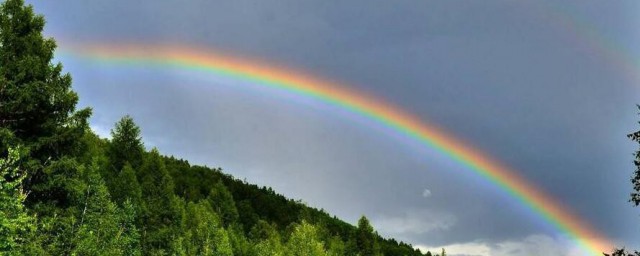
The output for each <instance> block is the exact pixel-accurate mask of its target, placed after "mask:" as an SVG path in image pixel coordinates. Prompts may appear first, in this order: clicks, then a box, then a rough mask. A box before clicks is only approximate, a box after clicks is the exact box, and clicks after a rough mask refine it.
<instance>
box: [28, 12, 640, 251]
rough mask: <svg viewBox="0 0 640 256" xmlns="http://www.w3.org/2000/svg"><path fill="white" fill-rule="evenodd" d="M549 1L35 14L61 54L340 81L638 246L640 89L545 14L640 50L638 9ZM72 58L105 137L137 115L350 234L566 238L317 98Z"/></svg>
mask: <svg viewBox="0 0 640 256" xmlns="http://www.w3.org/2000/svg"><path fill="white" fill-rule="evenodd" d="M548 3H549V4H547V5H543V4H539V3H537V2H536V1H507V0H504V1H462V0H460V1H426V0H422V1H349V2H346V1H293V0H288V1H272V2H267V1H249V0H239V1H188V2H185V1H123V0H117V1H98V2H94V1H70V0H69V1H33V4H34V5H35V7H36V10H37V12H40V13H43V14H45V15H46V17H47V20H48V26H47V30H46V31H47V33H48V34H49V35H52V36H55V37H57V38H59V41H60V44H61V46H62V47H64V46H65V45H64V44H65V42H74V43H83V42H105V43H113V44H117V43H121V42H142V43H182V44H187V45H197V46H204V47H212V48H215V49H220V50H224V51H228V52H229V53H233V54H237V55H247V56H252V57H255V58H260V59H264V60H269V61H274V62H276V63H279V64H282V65H285V66H292V67H298V68H300V69H302V70H307V71H309V72H310V73H313V74H317V75H319V76H321V77H329V78H332V79H335V80H337V81H343V82H345V84H348V85H349V86H351V87H353V88H355V89H359V90H363V91H366V92H368V93H372V94H374V95H377V96H378V97H380V98H382V99H384V100H385V101H388V102H392V103H394V104H396V105H399V106H402V107H403V108H404V109H406V110H408V111H410V112H411V113H413V114H415V115H417V116H419V117H421V118H423V119H424V120H425V121H427V122H429V123H433V124H435V125H437V126H439V127H442V128H443V129H444V130H448V131H450V132H451V133H452V134H454V135H455V136H456V137H458V138H460V139H462V140H464V141H466V142H468V143H470V144H471V145H473V146H475V147H476V148H478V149H480V150H481V151H483V152H485V153H486V154H488V155H490V156H492V157H494V158H496V159H498V160H500V161H501V162H503V163H505V164H506V165H507V166H510V167H512V169H514V170H515V171H517V172H518V173H519V174H521V175H522V176H524V177H526V178H527V179H528V180H530V181H531V182H533V183H534V184H535V185H536V186H538V187H540V188H541V189H543V190H545V191H547V192H549V193H550V194H552V195H553V196H554V197H556V198H558V200H559V201H561V202H562V203H563V204H566V205H567V206H569V207H571V208H572V209H574V210H575V212H576V213H578V215H580V216H583V217H584V218H585V220H587V221H588V222H590V223H593V224H594V226H595V227H596V228H597V229H599V230H604V231H603V232H604V233H606V234H607V235H610V236H611V237H612V238H614V239H619V240H620V241H624V242H625V243H626V244H630V245H631V244H633V243H636V244H637V241H634V240H633V239H632V238H633V237H637V236H638V235H640V233H639V230H640V229H639V227H638V226H637V225H636V226H633V225H628V224H627V223H626V222H625V220H629V219H633V218H636V217H637V216H636V215H637V212H634V211H633V209H630V207H629V205H627V204H626V203H625V199H626V196H627V195H628V191H629V185H628V184H627V183H626V182H627V180H628V177H629V174H630V172H631V164H630V153H631V152H632V150H633V145H632V144H631V143H629V142H628V141H627V140H626V139H625V137H624V135H625V134H626V133H627V132H629V131H631V130H633V129H634V124H635V118H636V115H635V112H634V111H635V109H634V104H635V103H636V102H640V99H638V95H640V91H639V87H638V86H637V81H634V80H632V79H630V78H629V76H627V74H625V73H624V72H623V71H622V70H621V69H620V68H619V66H617V65H619V63H616V62H615V61H611V59H609V58H608V57H607V56H606V55H603V54H599V52H598V51H597V49H594V48H592V44H590V43H585V42H586V40H589V38H580V37H576V36H575V35H574V34H572V33H571V28H569V27H566V26H563V23H562V19H560V20H558V19H557V16H558V15H554V14H553V13H552V12H549V8H551V9H552V10H555V11H557V12H558V13H559V15H560V17H565V18H567V19H568V20H578V21H580V22H584V23H578V24H577V25H579V26H586V25H585V24H589V26H590V27H591V28H592V29H594V30H595V31H597V32H598V33H600V34H601V35H602V36H603V37H607V38H609V39H611V40H614V41H616V42H618V43H619V44H621V45H622V46H626V47H635V45H638V44H637V43H638V39H639V38H638V36H637V33H636V32H635V30H636V26H635V25H637V20H635V19H636V18H634V16H635V10H637V9H638V7H639V6H638V3H636V2H633V1H625V2H620V3H618V4H611V3H604V2H598V1H568V2H562V3H559V2H555V1H554V2H548ZM563 15H564V16H563ZM554 17H555V18H554ZM575 17H578V19H575ZM630 51H635V52H637V51H638V49H635V48H631V50H630ZM622 54H625V53H622ZM626 54H630V53H626ZM62 61H64V64H65V67H66V70H67V71H69V72H71V73H72V75H73V76H74V81H75V83H74V86H75V88H76V90H77V91H78V92H79V93H80V96H81V102H82V104H84V105H90V106H93V107H94V108H95V114H94V117H93V121H92V125H93V126H94V127H96V128H99V129H102V130H104V131H108V129H109V128H110V127H111V125H112V124H113V123H114V122H115V121H116V120H117V119H118V118H119V117H120V116H122V115H124V114H126V113H130V114H132V115H133V116H134V118H135V119H136V121H137V122H139V124H140V125H141V126H142V128H143V131H144V136H145V141H146V142H147V145H148V146H157V147H159V148H160V149H161V151H163V152H165V153H169V154H174V155H177V156H179V157H185V158H187V159H189V160H190V161H191V162H193V163H199V164H209V165H214V166H222V167H225V168H226V169H227V170H228V171H229V172H231V173H232V174H234V175H236V176H237V177H240V178H247V179H248V180H249V181H252V182H255V183H259V184H263V185H269V186H273V187H274V188H275V189H276V190H278V191H282V192H284V193H285V194H286V195H288V196H291V197H294V198H301V199H304V200H305V201H307V202H309V204H311V205H314V206H319V207H324V208H325V209H327V210H328V211H329V212H331V213H336V214H337V215H338V216H340V217H343V218H345V219H347V220H349V221H352V222H353V221H355V220H356V219H357V218H358V217H359V215H360V214H367V215H368V216H370V217H371V219H372V220H374V224H376V223H378V224H380V225H381V226H383V228H384V229H383V230H381V232H382V233H383V234H386V235H393V236H396V237H402V238H403V239H406V240H408V241H410V242H412V243H415V244H423V245H430V246H438V245H446V244H466V245H465V246H468V245H469V243H484V244H489V245H491V244H494V245H495V244H499V243H501V242H503V241H518V240H522V241H525V242H510V243H507V242H505V243H503V245H504V244H507V245H508V246H507V245H505V248H511V247H509V246H516V245H518V246H520V245H522V246H523V248H524V247H526V246H525V244H526V245H530V244H532V243H530V242H531V239H528V238H531V237H532V236H533V238H534V239H533V241H534V242H535V243H533V244H538V242H540V241H542V242H540V243H544V244H547V243H548V240H546V238H541V239H538V238H540V237H538V236H536V235H537V234H547V235H551V236H553V235H555V234H554V231H553V229H550V227H548V226H545V225H541V222H540V221H539V220H536V219H535V218H532V217H531V213H530V212H529V211H528V210H526V209H524V208H522V206H521V205H520V204H518V203H517V202H515V201H513V199H510V198H507V197H505V196H504V195H503V192H502V191H500V190H498V189H496V188H495V187H494V186H493V185H491V184H488V183H487V182H485V181H481V179H479V178H478V177H477V176H475V175H473V174H469V172H468V170H465V169H464V168H463V167H461V166H460V165H458V164H455V163H451V162H450V161H449V160H448V159H446V158H445V157H444V156H443V155H442V154H439V153H437V152H433V151H432V150H430V149H423V148H420V146H419V145H415V144H412V143H408V144H407V143H404V141H406V139H402V138H400V139H395V138H394V137H393V136H389V135H390V133H388V131H385V130H384V129H382V130H381V129H377V128H376V129H371V128H372V127H375V124H373V123H371V122H368V121H365V120H359V119H358V118H355V117H354V116H351V115H349V114H332V113H335V112H336V111H335V110H336V109H334V108H332V107H329V106H325V105H322V104H320V103H318V102H313V101H303V102H300V101H295V100H294V101H291V100H290V99H291V96H287V95H274V94H273V93H270V92H264V91H260V90H253V89H235V88H236V87H238V85H241V86H239V87H240V88H246V87H250V85H242V84H241V83H240V82H238V81H231V80H225V79H220V78H211V77H207V76H204V75H201V74H191V73H188V72H180V71H163V72H157V71H149V70H146V71H145V70H137V71H135V70H133V71H132V70H125V69H117V68H113V67H109V66H104V65H97V64H96V63H90V62H86V61H82V60H77V59H70V58H67V59H65V58H63V59H62ZM298 100H299V99H298ZM426 188H428V189H429V190H430V191H431V196H429V197H427V198H425V197H423V196H422V195H423V192H424V190H425V189H426ZM420 216H423V217H420ZM636 223H637V222H636ZM409 226H417V227H423V228H422V229H423V230H425V231H424V232H417V230H413V229H411V228H403V227H409ZM474 246H475V245H474ZM492 253H493V254H495V255H503V254H500V252H498V251H495V250H494V251H492Z"/></svg>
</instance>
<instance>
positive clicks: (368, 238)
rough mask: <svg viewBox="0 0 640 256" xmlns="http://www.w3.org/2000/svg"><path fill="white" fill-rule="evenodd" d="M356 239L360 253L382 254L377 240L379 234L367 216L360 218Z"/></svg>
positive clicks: (366, 255)
mask: <svg viewBox="0 0 640 256" xmlns="http://www.w3.org/2000/svg"><path fill="white" fill-rule="evenodd" d="M355 239H356V245H357V248H358V252H359V253H360V255H362V256H374V255H379V254H380V252H379V250H380V249H379V248H378V243H377V241H376V240H377V234H376V233H375V232H374V231H373V227H372V226H371V224H370V223H369V220H368V219H367V217H365V216H362V217H361V218H360V220H358V228H357V230H356V237H355Z"/></svg>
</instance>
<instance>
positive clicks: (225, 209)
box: [207, 181, 239, 227]
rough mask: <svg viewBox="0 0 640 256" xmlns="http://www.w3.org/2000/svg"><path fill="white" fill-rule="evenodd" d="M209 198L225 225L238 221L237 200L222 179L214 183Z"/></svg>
mask: <svg viewBox="0 0 640 256" xmlns="http://www.w3.org/2000/svg"><path fill="white" fill-rule="evenodd" d="M207 200H208V201H209V203H210V205H211V207H212V209H214V210H215V212H216V213H218V214H219V215H220V217H221V218H222V223H223V225H224V226H225V227H228V226H229V225H230V224H231V223H235V222H237V221H238V217H239V215H238V209H237V208H236V204H235V201H233V196H232V195H231V193H230V192H229V190H228V189H227V187H226V186H225V185H224V184H223V183H222V182H221V181H218V182H216V184H214V185H213V187H212V188H211V190H210V192H209V196H208V197H207Z"/></svg>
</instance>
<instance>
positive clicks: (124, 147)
mask: <svg viewBox="0 0 640 256" xmlns="http://www.w3.org/2000/svg"><path fill="white" fill-rule="evenodd" d="M143 153H144V144H143V143H142V138H141V137H140V127H138V125H137V124H136V123H135V122H134V121H133V118H131V117H130V116H128V115H127V116H124V117H122V118H121V119H120V121H118V122H117V123H116V125H115V127H114V128H113V129H112V130H111V144H110V145H109V151H108V155H109V159H110V160H111V164H112V165H113V167H114V169H115V170H116V171H120V170H121V169H122V168H123V167H124V166H125V164H126V163H129V164H130V165H131V167H132V168H133V169H137V168H138V167H140V165H141V164H142V156H143Z"/></svg>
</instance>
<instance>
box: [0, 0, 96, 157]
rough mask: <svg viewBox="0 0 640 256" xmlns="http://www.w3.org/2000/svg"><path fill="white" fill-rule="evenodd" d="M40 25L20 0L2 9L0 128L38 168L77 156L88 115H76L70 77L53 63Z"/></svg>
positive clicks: (49, 41) (9, 1) (86, 112)
mask: <svg viewBox="0 0 640 256" xmlns="http://www.w3.org/2000/svg"><path fill="white" fill-rule="evenodd" d="M44 24H45V20H44V18H43V17H42V16H40V15H35V14H34V12H33V8H32V7H31V6H25V5H24V2H23V1H22V0H7V1H5V2H4V3H2V5H0V129H4V130H9V131H11V132H12V133H13V135H14V136H15V138H16V139H17V140H18V142H19V143H20V144H22V145H24V146H25V147H26V148H28V149H29V150H30V152H31V157H32V158H33V160H36V161H38V162H39V163H40V164H42V163H44V162H45V161H47V160H48V159H54V160H55V159H57V158H59V157H61V156H62V155H65V154H69V153H77V152H79V149H78V148H77V142H78V140H77V139H78V138H79V137H80V136H82V134H84V130H85V129H86V127H87V122H86V120H87V118H88V117H89V115H90V114H91V111H90V110H89V109H84V110H81V111H78V112H75V106H76V103H77V102H78V96H77V95H76V93H75V92H73V91H72V90H71V76H69V75H68V74H62V65H60V64H52V63H51V61H52V59H53V53H54V49H55V47H56V44H55V42H54V40H53V39H46V38H44V37H43V36H42V30H43V28H44ZM0 134H1V135H2V136H7V133H5V132H1V133H0ZM5 139H6V138H3V139H2V140H5ZM2 150H6V148H3V149H2ZM29 160H31V159H29Z"/></svg>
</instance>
